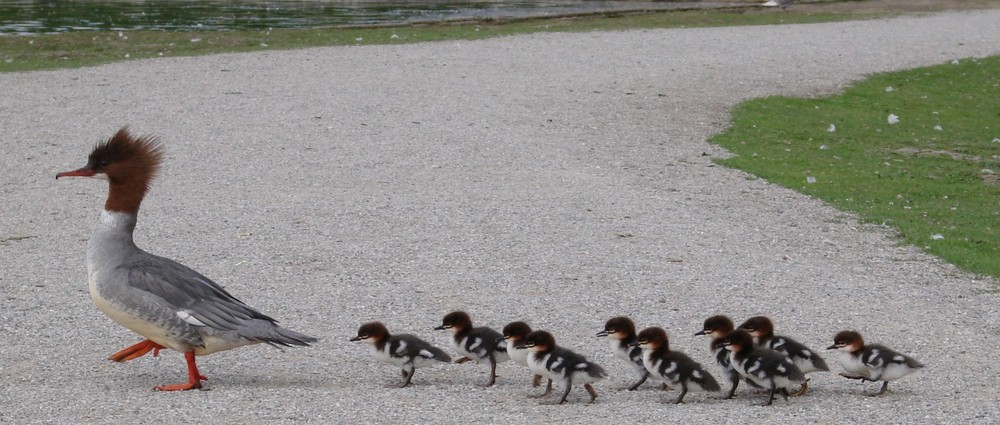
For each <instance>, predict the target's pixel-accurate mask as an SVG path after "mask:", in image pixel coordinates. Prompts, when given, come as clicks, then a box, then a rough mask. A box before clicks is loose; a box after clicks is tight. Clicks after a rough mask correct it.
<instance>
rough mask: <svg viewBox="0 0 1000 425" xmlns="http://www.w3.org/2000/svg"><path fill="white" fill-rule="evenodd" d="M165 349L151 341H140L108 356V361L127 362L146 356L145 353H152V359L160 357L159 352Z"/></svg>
mask: <svg viewBox="0 0 1000 425" xmlns="http://www.w3.org/2000/svg"><path fill="white" fill-rule="evenodd" d="M164 348H167V347H164V346H162V345H160V344H157V343H155V342H153V341H151V340H148V339H146V340H142V341H140V342H139V343H137V344H134V345H130V346H128V347H126V348H125V349H123V350H121V351H119V352H117V353H114V354H112V355H110V356H108V360H111V361H116V362H119V363H120V362H127V361H129V360H134V359H137V358H139V357H142V356H144V355H146V353H148V352H150V351H152V352H153V357H156V356H159V355H160V350H162V349H164Z"/></svg>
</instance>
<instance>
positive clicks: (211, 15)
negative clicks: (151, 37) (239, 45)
mask: <svg viewBox="0 0 1000 425" xmlns="http://www.w3.org/2000/svg"><path fill="white" fill-rule="evenodd" d="M743 4H746V3H743ZM727 5H732V4H729V3H726V2H707V1H587V0H577V1H570V0H565V1H556V0H541V1H502V0H493V1H488V0H487V1H419V0H418V1H412V0H411V1H405V0H404V1H399V0H396V1H344V0H339V1H338V0H312V1H302V0H271V1H260V0H257V1H251V0H248V1H233V0H230V1H221V0H145V1H143V0H133V1H121V0H92V1H76V0H61V1H60V0H48V1H44V0H34V1H31V0H3V1H0V34H32V33H58V32H67V31H95V30H100V31H108V30H146V29H162V30H180V31H185V30H190V31H193V30H232V29H263V28H307V27H319V26H332V25H372V24H393V23H411V22H417V21H440V20H449V19H486V18H511V17H528V16H552V15H562V14H570V13H582V12H599V11H608V10H636V9H682V8H692V7H721V6H727Z"/></svg>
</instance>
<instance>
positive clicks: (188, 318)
mask: <svg viewBox="0 0 1000 425" xmlns="http://www.w3.org/2000/svg"><path fill="white" fill-rule="evenodd" d="M177 317H180V318H181V320H183V321H184V322H185V323H187V324H189V325H191V326H208V325H206V324H205V323H203V322H202V321H201V320H198V318H197V317H194V316H192V315H191V313H190V312H188V311H186V310H180V311H178V312H177Z"/></svg>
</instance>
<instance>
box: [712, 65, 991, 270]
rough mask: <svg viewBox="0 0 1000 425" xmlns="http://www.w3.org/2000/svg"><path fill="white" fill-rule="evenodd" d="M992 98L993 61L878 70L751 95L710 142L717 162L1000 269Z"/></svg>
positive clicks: (968, 262)
mask: <svg viewBox="0 0 1000 425" xmlns="http://www.w3.org/2000/svg"><path fill="white" fill-rule="evenodd" d="M998 94H1000V57H990V58H985V59H976V60H972V59H969V60H963V61H961V62H959V63H950V64H943V65H938V66H932V67H927V68H920V69H915V70H909V71H904V72H895V73H889V74H880V75H875V76H872V77H871V78H869V79H867V80H865V81H863V82H861V83H858V84H857V85H855V86H853V87H851V88H850V89H848V90H847V91H846V92H845V93H843V94H842V95H839V96H834V97H829V98H823V99H792V98H782V97H773V98H765V99H759V100H753V101H749V102H746V103H744V104H742V105H740V106H739V107H738V108H737V109H736V110H735V111H734V112H733V122H732V127H731V128H730V129H729V130H728V131H727V132H726V133H724V134H721V135H718V136H716V137H714V138H713V140H712V142H714V143H717V144H719V145H721V146H723V147H725V148H726V149H728V150H730V151H731V152H733V153H735V154H736V155H737V156H735V157H733V158H729V159H725V160H720V161H719V162H720V163H721V164H724V165H726V166H731V167H734V168H739V169H742V170H745V171H747V172H749V173H751V174H754V175H756V176H759V177H761V178H764V179H767V180H768V181H771V182H774V183H777V184H780V185H782V186H785V187H788V188H792V189H795V190H798V191H800V192H802V193H805V194H808V195H811V196H815V197H817V198H819V199H822V200H824V201H826V202H828V203H830V204H833V205H834V206H837V207H838V208H841V209H844V210H849V211H855V212H858V213H859V214H860V215H861V216H862V217H863V219H864V220H866V221H869V222H875V223H885V224H887V225H890V226H893V227H895V228H896V229H898V230H899V233H900V234H901V235H902V238H903V241H904V242H905V243H910V244H914V245H916V246H919V247H923V248H924V249H925V250H926V251H928V252H930V253H933V254H935V255H938V256H940V257H942V258H944V259H945V260H947V261H950V262H952V263H953V264H956V265H958V266H959V267H962V268H964V269H966V270H971V271H973V272H977V273H982V274H987V275H991V276H995V277H1000V261H998V258H1000V234H998V230H1000V229H998V226H1000V183H998V182H997V173H998V172H1000V95H998ZM890 114H893V115H896V116H898V119H899V121H898V123H896V124H890V123H889V115H890ZM831 124H832V125H833V126H834V127H835V128H831V127H830V126H831ZM829 130H835V131H829Z"/></svg>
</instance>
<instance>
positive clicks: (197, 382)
mask: <svg viewBox="0 0 1000 425" xmlns="http://www.w3.org/2000/svg"><path fill="white" fill-rule="evenodd" d="M184 359H185V360H187V368H188V382H187V383H184V384H171V385H157V386H155V387H153V389H154V390H156V391H185V390H196V389H198V388H201V381H207V380H208V378H206V377H205V375H202V374H201V373H200V372H198V365H197V364H195V361H194V351H188V352H186V353H184Z"/></svg>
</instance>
